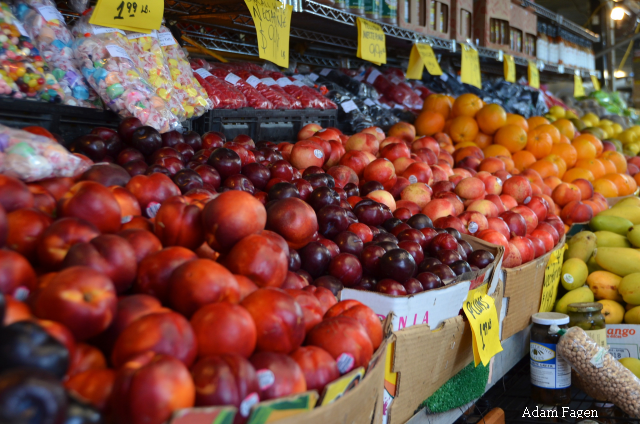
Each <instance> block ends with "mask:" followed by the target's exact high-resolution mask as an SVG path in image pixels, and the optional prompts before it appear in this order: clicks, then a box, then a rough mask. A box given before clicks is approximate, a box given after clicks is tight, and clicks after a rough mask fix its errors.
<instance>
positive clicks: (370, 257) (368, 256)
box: [360, 244, 387, 275]
mask: <svg viewBox="0 0 640 424" xmlns="http://www.w3.org/2000/svg"><path fill="white" fill-rule="evenodd" d="M385 253H387V251H386V250H385V249H384V248H383V247H381V246H377V245H375V244H370V245H368V246H365V247H364V248H363V249H362V253H361V254H360V262H361V263H362V269H363V270H364V272H365V274H368V275H374V274H375V272H376V271H377V269H378V261H379V260H380V258H381V257H383V256H384V254H385Z"/></svg>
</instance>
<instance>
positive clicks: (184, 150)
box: [174, 143, 196, 163]
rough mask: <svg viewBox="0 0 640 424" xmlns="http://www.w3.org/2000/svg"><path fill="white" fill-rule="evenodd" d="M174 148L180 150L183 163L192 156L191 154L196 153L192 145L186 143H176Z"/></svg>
mask: <svg viewBox="0 0 640 424" xmlns="http://www.w3.org/2000/svg"><path fill="white" fill-rule="evenodd" d="M174 149H176V150H177V151H179V152H180V154H181V155H182V159H183V160H184V161H185V163H186V162H189V161H190V160H191V159H192V158H193V155H195V154H196V153H195V151H194V150H193V147H191V146H189V145H188V144H187V143H180V144H177V145H176V146H175V147H174Z"/></svg>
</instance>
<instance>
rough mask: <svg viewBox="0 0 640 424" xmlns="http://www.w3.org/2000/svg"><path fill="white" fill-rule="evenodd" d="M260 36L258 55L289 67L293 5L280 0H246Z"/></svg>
mask: <svg viewBox="0 0 640 424" xmlns="http://www.w3.org/2000/svg"><path fill="white" fill-rule="evenodd" d="M244 2H245V4H246V5H247V7H248V8H249V13H251V17H252V18H253V23H254V25H255V27H256V35H257V36H258V55H259V56H260V59H265V60H268V61H271V62H273V63H275V64H276V65H278V66H282V67H284V68H288V67H289V33H290V32H291V12H292V11H293V6H291V5H288V6H285V5H283V4H282V3H280V2H279V1H278V0H245V1H244Z"/></svg>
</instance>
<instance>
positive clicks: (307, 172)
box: [302, 166, 325, 178]
mask: <svg viewBox="0 0 640 424" xmlns="http://www.w3.org/2000/svg"><path fill="white" fill-rule="evenodd" d="M324 173H325V172H324V169H322V168H320V167H319V166H309V167H308V168H306V169H305V170H304V172H303V173H302V178H304V177H306V176H307V175H314V174H324Z"/></svg>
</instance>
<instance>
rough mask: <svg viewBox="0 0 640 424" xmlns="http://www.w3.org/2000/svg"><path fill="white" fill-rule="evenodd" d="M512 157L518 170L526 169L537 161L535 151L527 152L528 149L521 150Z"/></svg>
mask: <svg viewBox="0 0 640 424" xmlns="http://www.w3.org/2000/svg"><path fill="white" fill-rule="evenodd" d="M512 158H513V164H514V166H515V167H516V169H517V170H518V171H523V170H525V169H526V168H528V167H529V166H530V165H531V164H532V163H534V162H535V161H536V157H535V156H533V153H531V152H527V151H526V150H520V151H519V152H515V153H514V154H513V156H512Z"/></svg>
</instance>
